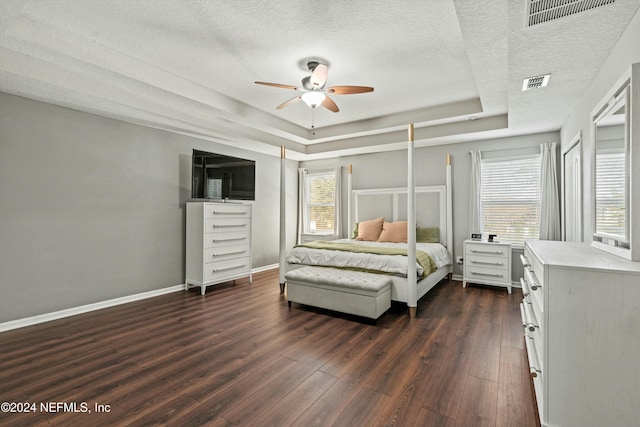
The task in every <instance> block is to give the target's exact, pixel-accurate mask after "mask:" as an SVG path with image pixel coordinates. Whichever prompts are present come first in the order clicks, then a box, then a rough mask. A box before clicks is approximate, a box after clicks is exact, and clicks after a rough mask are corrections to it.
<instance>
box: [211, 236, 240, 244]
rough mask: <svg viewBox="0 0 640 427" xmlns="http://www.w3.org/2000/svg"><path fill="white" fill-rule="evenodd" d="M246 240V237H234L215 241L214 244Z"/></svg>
mask: <svg viewBox="0 0 640 427" xmlns="http://www.w3.org/2000/svg"><path fill="white" fill-rule="evenodd" d="M245 239H246V236H245V237H233V238H231V239H213V240H212V242H213V243H217V242H232V241H234V240H245Z"/></svg>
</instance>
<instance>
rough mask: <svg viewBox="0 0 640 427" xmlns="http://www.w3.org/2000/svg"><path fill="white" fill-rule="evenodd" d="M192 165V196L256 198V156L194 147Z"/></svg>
mask: <svg viewBox="0 0 640 427" xmlns="http://www.w3.org/2000/svg"><path fill="white" fill-rule="evenodd" d="M191 165H192V169H191V197H192V198H193V199H212V200H219V199H223V200H224V199H232V200H255V196H256V192H255V188H256V162H255V161H254V160H246V159H240V158H238V157H231V156H225V155H223V154H216V153H208V152H206V151H200V150H193V158H192V162H191Z"/></svg>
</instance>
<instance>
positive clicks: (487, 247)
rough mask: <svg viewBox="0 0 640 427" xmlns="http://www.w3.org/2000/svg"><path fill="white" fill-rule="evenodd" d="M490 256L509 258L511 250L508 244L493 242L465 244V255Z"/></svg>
mask: <svg viewBox="0 0 640 427" xmlns="http://www.w3.org/2000/svg"><path fill="white" fill-rule="evenodd" d="M474 255H480V256H488V257H491V258H508V257H509V256H510V250H509V247H508V246H503V245H499V244H496V246H492V244H491V243H467V244H466V245H465V256H466V257H468V256H474Z"/></svg>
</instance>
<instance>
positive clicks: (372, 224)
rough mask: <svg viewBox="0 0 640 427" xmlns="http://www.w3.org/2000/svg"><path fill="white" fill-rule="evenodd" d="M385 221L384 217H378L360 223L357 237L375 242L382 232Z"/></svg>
mask: <svg viewBox="0 0 640 427" xmlns="http://www.w3.org/2000/svg"><path fill="white" fill-rule="evenodd" d="M383 222H384V218H376V219H372V220H369V221H362V222H360V223H358V237H356V239H357V240H364V241H368V242H375V241H376V240H378V237H380V233H382V223H383Z"/></svg>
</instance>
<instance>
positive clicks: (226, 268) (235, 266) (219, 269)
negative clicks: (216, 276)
mask: <svg viewBox="0 0 640 427" xmlns="http://www.w3.org/2000/svg"><path fill="white" fill-rule="evenodd" d="M246 265H247V264H240V265H233V266H231V267H224V268H214V269H213V270H211V272H212V273H217V272H218V271H225V270H233V269H234V268H242V267H245V266H246Z"/></svg>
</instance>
